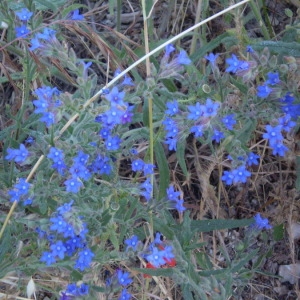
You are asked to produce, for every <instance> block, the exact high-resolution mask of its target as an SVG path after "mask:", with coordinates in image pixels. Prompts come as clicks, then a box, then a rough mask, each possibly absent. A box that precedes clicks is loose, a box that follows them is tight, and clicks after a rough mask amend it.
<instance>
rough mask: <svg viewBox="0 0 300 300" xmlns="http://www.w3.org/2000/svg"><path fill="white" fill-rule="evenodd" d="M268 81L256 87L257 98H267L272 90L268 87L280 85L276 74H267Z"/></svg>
mask: <svg viewBox="0 0 300 300" xmlns="http://www.w3.org/2000/svg"><path fill="white" fill-rule="evenodd" d="M267 76H268V79H267V80H266V81H265V82H264V83H263V84H262V85H260V86H258V87H257V96H258V97H260V98H267V97H268V96H269V95H270V94H271V92H272V91H273V89H272V88H271V87H270V85H271V86H274V85H276V84H279V83H280V79H279V73H278V72H269V73H268V74H267Z"/></svg>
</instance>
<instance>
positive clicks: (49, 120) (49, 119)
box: [40, 112, 55, 128]
mask: <svg viewBox="0 0 300 300" xmlns="http://www.w3.org/2000/svg"><path fill="white" fill-rule="evenodd" d="M40 121H41V122H44V123H45V124H46V126H47V127H48V128H49V127H50V126H51V125H53V124H54V123H55V116H54V114H53V113H52V112H45V113H43V115H42V117H41V118H40Z"/></svg>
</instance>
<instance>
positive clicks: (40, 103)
mask: <svg viewBox="0 0 300 300" xmlns="http://www.w3.org/2000/svg"><path fill="white" fill-rule="evenodd" d="M33 104H34V106H36V109H35V110H34V113H35V114H40V113H44V112H47V111H48V107H49V103H48V101H47V100H46V99H44V98H42V99H38V100H33Z"/></svg>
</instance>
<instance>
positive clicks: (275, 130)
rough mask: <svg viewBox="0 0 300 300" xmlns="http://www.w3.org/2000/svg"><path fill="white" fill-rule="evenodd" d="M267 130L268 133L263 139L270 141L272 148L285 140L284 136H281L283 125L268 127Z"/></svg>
mask: <svg viewBox="0 0 300 300" xmlns="http://www.w3.org/2000/svg"><path fill="white" fill-rule="evenodd" d="M266 130H267V132H266V133H264V134H263V138H264V139H268V140H269V143H270V146H271V147H273V146H274V145H276V144H277V143H279V142H281V141H282V140H283V136H282V134H281V130H282V125H277V126H274V127H273V126H271V125H266Z"/></svg>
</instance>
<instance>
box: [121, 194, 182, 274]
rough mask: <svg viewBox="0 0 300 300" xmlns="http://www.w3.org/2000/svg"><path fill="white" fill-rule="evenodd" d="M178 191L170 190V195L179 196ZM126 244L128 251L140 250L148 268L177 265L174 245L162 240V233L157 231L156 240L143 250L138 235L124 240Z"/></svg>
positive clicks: (139, 253)
mask: <svg viewBox="0 0 300 300" xmlns="http://www.w3.org/2000/svg"><path fill="white" fill-rule="evenodd" d="M176 193H177V192H175V191H173V192H171V190H170V197H171V198H177V197H178V195H177V194H176ZM124 243H125V245H126V251H128V250H132V251H135V252H138V255H139V256H141V257H142V258H144V259H145V260H146V261H147V263H146V268H147V269H157V268H162V267H165V266H167V267H175V266H176V259H175V255H174V253H173V247H172V246H171V245H169V244H168V243H167V241H163V240H162V234H161V233H160V232H157V233H156V235H155V238H154V241H153V242H152V243H151V244H150V245H149V246H148V247H147V248H146V249H145V250H143V251H141V252H140V251H138V250H141V249H142V246H141V247H138V246H139V245H142V242H141V241H140V240H139V239H138V237H137V236H136V235H133V236H132V237H130V238H128V239H126V240H125V241H124ZM144 277H149V275H145V276H144Z"/></svg>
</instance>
